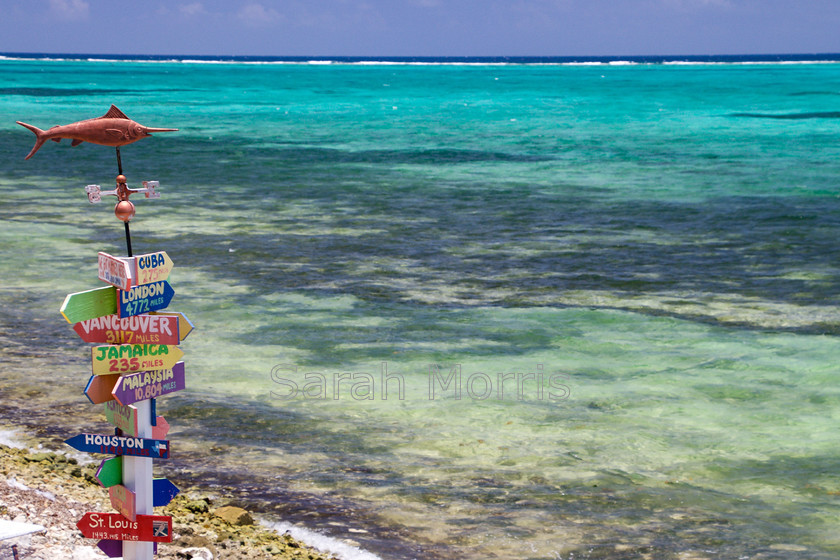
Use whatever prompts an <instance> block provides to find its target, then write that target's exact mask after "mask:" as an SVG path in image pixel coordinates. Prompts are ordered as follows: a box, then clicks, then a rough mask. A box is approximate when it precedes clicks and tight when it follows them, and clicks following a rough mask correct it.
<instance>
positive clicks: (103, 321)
mask: <svg viewBox="0 0 840 560" xmlns="http://www.w3.org/2000/svg"><path fill="white" fill-rule="evenodd" d="M179 323H180V321H179V319H178V317H177V316H176V315H169V314H148V315H132V316H131V317H124V318H120V316H119V315H106V316H104V317H95V318H93V319H87V320H86V321H79V322H78V323H76V324H75V325H73V330H74V331H76V334H78V335H79V336H80V337H81V338H82V340H84V341H85V342H94V343H99V344H103V343H104V344H170V345H176V344H180V342H181V340H183V338H181V333H180V331H179V329H178V325H179ZM190 330H192V329H191V328H190ZM187 332H188V333H189V331H187Z"/></svg>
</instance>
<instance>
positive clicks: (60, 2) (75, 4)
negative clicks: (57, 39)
mask: <svg viewBox="0 0 840 560" xmlns="http://www.w3.org/2000/svg"><path fill="white" fill-rule="evenodd" d="M50 13H51V14H53V15H54V16H56V17H57V18H59V19H63V20H65V21H81V20H85V19H87V18H88V16H89V15H90V4H88V3H87V2H85V1H84V0H50Z"/></svg>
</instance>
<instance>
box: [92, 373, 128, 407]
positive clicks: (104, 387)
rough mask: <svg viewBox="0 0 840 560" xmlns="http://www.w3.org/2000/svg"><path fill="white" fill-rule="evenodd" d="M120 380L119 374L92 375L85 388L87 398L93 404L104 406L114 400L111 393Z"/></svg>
mask: <svg viewBox="0 0 840 560" xmlns="http://www.w3.org/2000/svg"><path fill="white" fill-rule="evenodd" d="M119 380H120V374H119V373H112V374H109V375H91V376H90V379H88V383H87V386H85V396H86V397H87V398H88V400H89V401H90V402H91V404H102V403H104V402H108V401H110V400H113V399H114V395H112V394H111V391H113V390H114V386H115V385H116V384H117V382H118V381H119Z"/></svg>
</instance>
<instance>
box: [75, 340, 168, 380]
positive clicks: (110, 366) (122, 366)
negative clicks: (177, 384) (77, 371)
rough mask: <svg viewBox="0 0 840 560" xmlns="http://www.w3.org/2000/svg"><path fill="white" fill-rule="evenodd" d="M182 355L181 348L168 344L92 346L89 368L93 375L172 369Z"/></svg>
mask: <svg viewBox="0 0 840 560" xmlns="http://www.w3.org/2000/svg"><path fill="white" fill-rule="evenodd" d="M183 357H184V352H183V350H181V349H180V348H178V347H177V346H170V345H168V344H110V345H107V346H94V347H93V348H91V369H92V370H93V374H94V375H108V374H113V373H120V374H125V373H134V372H135V371H147V370H159V369H172V368H173V367H174V366H175V364H176V363H177V362H178V360H180V359H181V358H183Z"/></svg>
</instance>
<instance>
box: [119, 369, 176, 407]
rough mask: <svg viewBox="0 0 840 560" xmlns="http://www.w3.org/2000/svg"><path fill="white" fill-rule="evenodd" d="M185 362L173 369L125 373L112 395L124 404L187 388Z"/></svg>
mask: <svg viewBox="0 0 840 560" xmlns="http://www.w3.org/2000/svg"><path fill="white" fill-rule="evenodd" d="M186 386H187V385H186V381H185V374H184V362H178V363H177V364H175V365H174V366H173V367H172V369H165V370H159V371H141V372H139V373H131V374H128V375H123V376H122V377H120V378H119V381H118V382H117V383H116V385H115V386H114V388H113V390H112V396H113V398H115V399H116V400H117V402H118V403H120V404H123V405H128V404H133V403H136V402H138V401H143V400H146V399H154V398H157V397H160V396H161V395H168V394H169V393H174V392H176V391H180V390H182V389H185V388H186Z"/></svg>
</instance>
